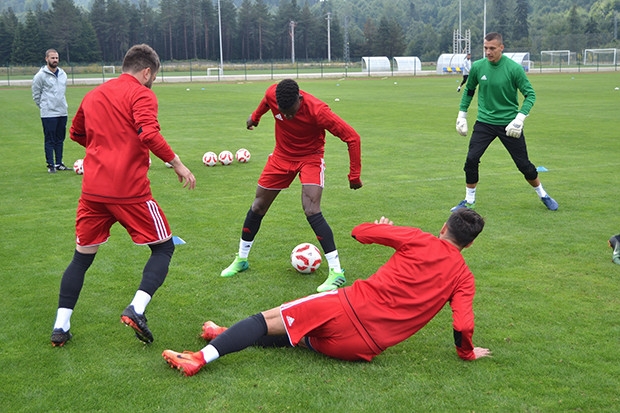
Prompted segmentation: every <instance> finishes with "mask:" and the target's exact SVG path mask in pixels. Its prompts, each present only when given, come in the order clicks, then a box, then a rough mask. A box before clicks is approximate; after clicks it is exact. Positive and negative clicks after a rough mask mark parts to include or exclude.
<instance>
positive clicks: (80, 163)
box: [73, 159, 84, 175]
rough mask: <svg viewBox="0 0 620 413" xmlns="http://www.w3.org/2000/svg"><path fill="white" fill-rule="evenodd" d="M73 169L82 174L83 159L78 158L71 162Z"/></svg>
mask: <svg viewBox="0 0 620 413" xmlns="http://www.w3.org/2000/svg"><path fill="white" fill-rule="evenodd" d="M73 170H74V171H75V173H76V174H78V175H84V159H78V160H77V161H75V162H74V163H73Z"/></svg>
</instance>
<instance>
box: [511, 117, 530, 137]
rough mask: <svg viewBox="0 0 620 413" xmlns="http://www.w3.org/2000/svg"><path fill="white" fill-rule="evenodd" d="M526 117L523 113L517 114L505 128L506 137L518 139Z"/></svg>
mask: <svg viewBox="0 0 620 413" xmlns="http://www.w3.org/2000/svg"><path fill="white" fill-rule="evenodd" d="M525 117H526V115H524V114H523V113H517V117H515V118H514V120H513V121H512V122H510V123H509V124H508V126H506V135H508V136H510V137H511V138H519V137H521V132H523V121H524V120H525Z"/></svg>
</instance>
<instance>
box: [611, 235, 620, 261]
mask: <svg viewBox="0 0 620 413" xmlns="http://www.w3.org/2000/svg"><path fill="white" fill-rule="evenodd" d="M609 246H610V247H611V248H613V250H614V252H612V254H611V260H612V261H613V262H615V263H616V264H620V234H618V235H614V236H613V237H611V238H609Z"/></svg>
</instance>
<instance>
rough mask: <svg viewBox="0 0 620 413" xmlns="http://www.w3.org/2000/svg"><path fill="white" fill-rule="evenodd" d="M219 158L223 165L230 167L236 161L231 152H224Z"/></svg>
mask: <svg viewBox="0 0 620 413" xmlns="http://www.w3.org/2000/svg"><path fill="white" fill-rule="evenodd" d="M217 158H218V159H219V160H220V163H221V164H222V165H230V164H231V163H232V161H233V159H234V158H233V154H232V152H231V151H222V152H220V154H219V155H218V156H217Z"/></svg>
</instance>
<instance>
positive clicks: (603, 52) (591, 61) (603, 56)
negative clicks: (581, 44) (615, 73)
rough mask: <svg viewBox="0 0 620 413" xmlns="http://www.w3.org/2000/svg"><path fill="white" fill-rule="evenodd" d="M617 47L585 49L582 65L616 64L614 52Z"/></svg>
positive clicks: (615, 52)
mask: <svg viewBox="0 0 620 413" xmlns="http://www.w3.org/2000/svg"><path fill="white" fill-rule="evenodd" d="M617 50H618V49H586V50H584V52H583V64H584V65H590V66H592V65H596V66H598V65H606V66H607V65H609V66H614V65H615V64H616V54H617Z"/></svg>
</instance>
